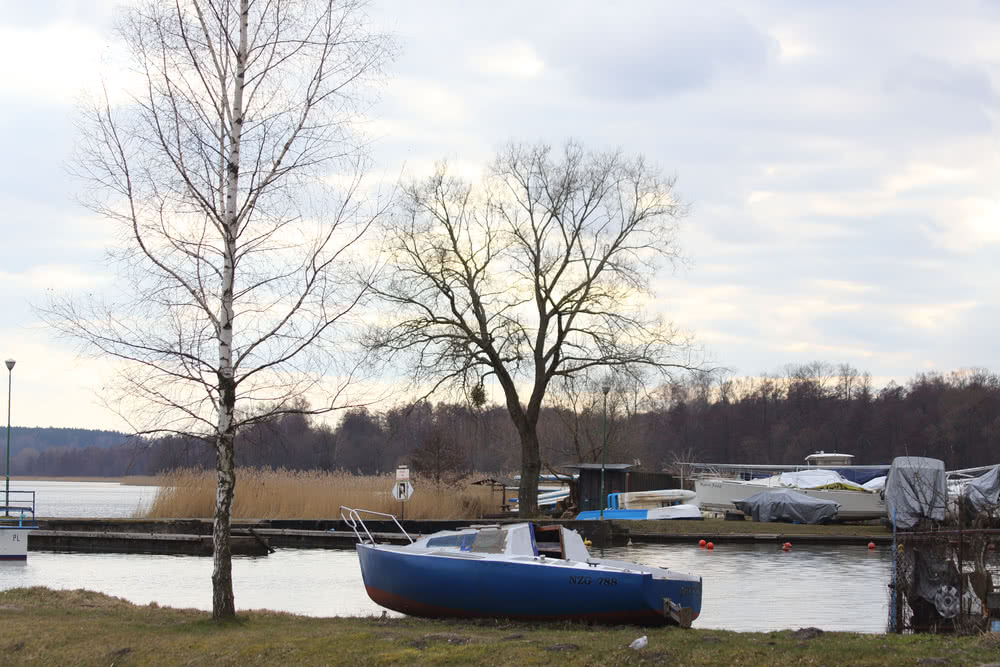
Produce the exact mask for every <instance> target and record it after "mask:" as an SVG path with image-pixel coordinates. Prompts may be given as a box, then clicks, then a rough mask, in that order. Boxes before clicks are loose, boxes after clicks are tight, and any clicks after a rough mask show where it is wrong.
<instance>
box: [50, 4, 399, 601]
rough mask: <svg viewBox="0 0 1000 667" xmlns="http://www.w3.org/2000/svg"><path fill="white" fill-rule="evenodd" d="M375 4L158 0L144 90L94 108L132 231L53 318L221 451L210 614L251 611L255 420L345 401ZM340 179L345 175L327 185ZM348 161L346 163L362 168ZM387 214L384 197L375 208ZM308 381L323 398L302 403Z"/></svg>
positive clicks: (143, 44) (145, 421) (101, 206)
mask: <svg viewBox="0 0 1000 667" xmlns="http://www.w3.org/2000/svg"><path fill="white" fill-rule="evenodd" d="M361 10H362V7H361V4H360V3H358V2H354V1H352V0H347V1H346V2H341V1H337V2H334V1H333V0H317V1H315V2H283V1H280V0H172V1H169V2H163V1H154V0H149V1H146V2H142V3H140V4H138V5H134V6H132V7H130V8H129V9H126V10H124V12H123V14H122V15H121V22H120V24H119V31H118V32H119V35H120V37H121V38H122V40H123V41H124V43H125V45H126V46H127V47H128V53H129V62H130V63H131V65H132V66H133V68H134V70H135V72H136V74H137V75H138V79H139V80H140V81H141V84H140V85H139V86H138V87H137V88H136V89H134V90H132V91H126V93H125V99H124V101H122V102H120V103H115V102H113V100H116V99H117V98H116V97H115V96H113V95H112V94H110V93H109V92H108V91H105V92H104V95H103V97H102V98H101V99H100V100H98V101H97V102H96V103H94V104H93V105H92V106H90V107H88V108H87V109H85V112H84V117H83V120H82V123H81V126H82V129H83V133H84V141H83V143H82V145H81V150H80V153H79V159H78V167H79V172H80V174H81V176H82V177H84V178H86V179H87V180H88V185H87V195H88V198H87V200H86V203H87V204H89V205H90V206H91V207H92V208H93V210H95V211H96V212H98V213H100V214H101V215H103V216H104V217H105V218H107V219H109V220H112V221H114V222H116V223H118V224H119V229H120V231H121V239H120V244H119V245H118V246H116V247H115V248H113V249H112V250H111V254H112V257H113V258H114V259H115V260H117V262H118V266H119V267H120V269H121V278H120V281H119V282H118V283H117V284H116V287H117V288H118V293H117V294H113V295H107V296H102V297H100V298H91V299H88V300H86V301H84V300H78V299H72V298H70V299H65V300H54V301H53V302H51V303H50V305H49V306H48V307H47V308H46V309H45V310H46V314H47V317H48V319H49V321H50V322H51V323H52V324H54V325H55V326H56V327H57V328H58V329H60V330H61V331H62V332H64V333H68V334H70V335H72V336H75V337H77V338H79V339H80V340H81V341H82V342H83V343H84V344H85V347H86V348H87V349H89V350H90V351H92V352H94V353H95V354H97V355H101V356H103V357H105V358H107V357H110V358H111V359H113V360H116V361H117V362H119V363H117V368H118V369H119V370H120V371H121V374H120V379H121V380H122V385H121V387H120V388H121V389H122V390H123V391H122V396H124V397H126V398H127V399H130V400H128V402H127V403H124V404H121V405H122V406H123V407H122V410H123V411H124V412H125V413H127V415H128V417H129V418H130V419H131V420H132V421H131V423H132V424H133V425H134V426H135V427H136V428H137V430H142V431H145V432H154V431H156V432H174V433H179V434H194V435H197V436H199V437H201V438H203V439H205V440H207V441H209V442H212V443H213V444H214V447H215V455H216V469H217V475H218V491H217V494H216V506H215V520H214V528H213V543H214V547H215V558H214V566H213V571H212V591H213V596H212V598H213V599H212V615H213V617H214V618H217V619H219V618H226V617H231V616H234V615H235V613H236V609H235V602H234V597H233V584H232V572H231V570H232V564H231V547H230V527H231V508H232V501H233V490H234V487H235V480H236V473H235V469H234V452H233V441H234V437H235V435H236V433H237V431H238V430H239V429H240V428H242V427H244V426H246V425H248V424H252V423H257V422H261V421H266V420H269V419H272V418H274V417H275V416H276V415H281V414H288V413H294V412H301V411H303V410H305V411H307V412H309V413H318V412H323V411H326V410H330V409H333V408H335V407H337V406H339V405H341V403H342V400H343V396H342V395H341V392H342V391H343V389H344V388H345V386H346V383H347V382H349V380H350V369H347V370H345V369H343V368H340V367H339V364H338V363H337V361H336V360H335V359H336V358H335V356H334V355H331V354H328V353H329V352H330V351H331V349H333V350H336V349H340V348H339V343H340V341H339V340H338V336H340V335H342V330H343V326H340V325H343V324H345V322H346V319H347V318H348V316H349V314H350V313H351V310H352V308H353V307H354V306H355V304H356V303H357V302H358V300H359V298H360V297H361V295H362V293H363V290H361V289H359V288H357V287H354V286H352V285H351V284H350V283H349V282H347V281H345V280H343V279H342V278H341V276H342V275H343V274H344V273H346V271H344V270H343V264H344V262H345V261H346V260H347V259H348V254H349V253H350V252H352V250H353V249H354V248H355V246H356V245H357V241H358V240H359V239H360V238H361V236H362V234H364V232H365V230H366V229H367V228H368V226H369V225H370V224H371V222H372V220H373V219H374V217H377V215H378V211H377V210H369V209H367V205H366V204H364V203H363V198H362V197H361V196H360V183H361V175H362V167H363V165H364V153H363V151H362V150H360V145H359V144H358V142H357V141H356V140H355V139H353V138H352V137H353V134H352V132H351V128H352V120H353V119H354V117H355V116H356V114H357V113H359V112H361V111H363V109H362V108H361V106H360V103H362V102H363V101H364V100H365V98H364V95H363V92H364V90H366V89H365V88H364V86H363V84H365V83H366V81H368V80H370V79H371V78H372V76H373V75H378V74H379V73H380V70H381V67H382V65H383V64H384V63H385V62H386V59H387V56H388V55H390V54H388V48H389V46H390V42H389V41H387V39H386V38H385V37H383V36H380V35H377V34H374V33H372V32H371V31H370V29H369V28H368V26H367V25H366V22H365V17H364V15H363V14H362V11H361ZM334 174H336V178H338V179H340V180H339V181H338V182H339V183H340V185H338V186H337V187H333V186H331V185H329V184H330V183H331V182H332V181H333V180H334V178H332V176H333V175H334ZM345 174H346V175H345ZM374 208H377V207H373V209H374ZM307 393H308V394H310V401H312V405H313V406H314V407H312V408H307V407H304V406H305V404H304V403H302V402H299V401H298V400H297V399H299V398H300V397H301V396H303V395H305V394H307Z"/></svg>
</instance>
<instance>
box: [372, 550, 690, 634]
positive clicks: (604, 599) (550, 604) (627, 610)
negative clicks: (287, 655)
mask: <svg viewBox="0 0 1000 667" xmlns="http://www.w3.org/2000/svg"><path fill="white" fill-rule="evenodd" d="M357 550H358V556H359V559H360V561H361V574H362V577H363V578H364V581H365V588H366V590H367V591H368V595H369V596H370V597H371V598H372V600H374V601H375V602H377V603H378V604H380V605H382V606H384V607H388V608H389V609H393V610H396V611H399V612H402V613H405V614H411V615H415V616H452V617H506V618H525V619H580V620H592V621H598V622H609V623H616V622H630V623H650V624H666V623H669V622H670V620H669V619H668V618H666V617H665V616H664V615H663V611H662V609H663V598H670V599H671V600H673V601H674V602H676V603H677V604H679V605H681V606H682V607H688V608H690V609H691V610H692V612H693V614H694V616H695V617H697V616H698V613H699V612H700V611H701V582H699V581H675V580H662V579H653V577H652V576H651V575H649V574H642V573H638V572H632V573H626V572H613V573H607V572H601V571H599V570H598V569H597V568H579V567H566V566H559V565H537V564H534V563H523V562H522V563H519V562H516V561H503V560H478V559H477V560H466V559H461V558H448V557H440V556H426V555H420V554H408V553H404V552H400V551H388V550H383V549H380V548H378V547H372V546H371V545H365V544H359V545H358V546H357Z"/></svg>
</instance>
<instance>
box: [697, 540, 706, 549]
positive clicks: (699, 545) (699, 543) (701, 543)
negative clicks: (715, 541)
mask: <svg viewBox="0 0 1000 667" xmlns="http://www.w3.org/2000/svg"><path fill="white" fill-rule="evenodd" d="M704 546H705V540H698V548H699V549H700V548H701V547H704Z"/></svg>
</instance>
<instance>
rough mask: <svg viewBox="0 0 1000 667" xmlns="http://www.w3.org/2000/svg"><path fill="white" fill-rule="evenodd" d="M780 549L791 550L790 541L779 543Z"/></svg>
mask: <svg viewBox="0 0 1000 667" xmlns="http://www.w3.org/2000/svg"><path fill="white" fill-rule="evenodd" d="M781 550H782V551H791V550H792V543H791V542H785V543H784V544H782V545H781Z"/></svg>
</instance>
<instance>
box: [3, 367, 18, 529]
mask: <svg viewBox="0 0 1000 667" xmlns="http://www.w3.org/2000/svg"><path fill="white" fill-rule="evenodd" d="M6 363H7V465H6V466H5V467H4V473H5V480H4V494H3V496H4V497H3V508H4V514H5V515H6V516H10V387H11V378H13V377H14V364H15V363H16V362H15V361H14V360H13V359H8V360H7V361H6Z"/></svg>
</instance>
